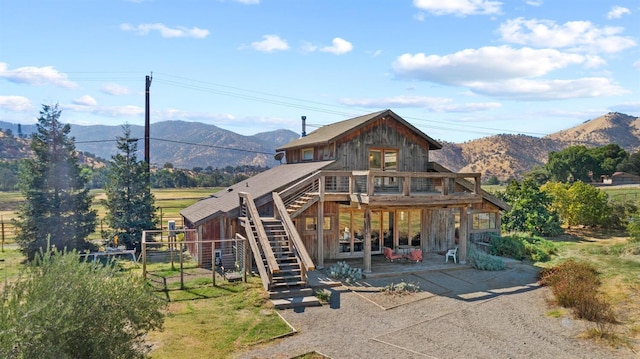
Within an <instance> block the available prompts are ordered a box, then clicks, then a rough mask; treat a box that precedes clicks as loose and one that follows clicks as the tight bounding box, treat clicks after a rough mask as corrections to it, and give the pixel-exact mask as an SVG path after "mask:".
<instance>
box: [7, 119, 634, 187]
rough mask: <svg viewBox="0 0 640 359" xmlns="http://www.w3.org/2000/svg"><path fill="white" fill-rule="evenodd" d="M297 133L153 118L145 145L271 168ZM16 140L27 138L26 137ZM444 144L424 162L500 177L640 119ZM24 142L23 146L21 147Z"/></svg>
mask: <svg viewBox="0 0 640 359" xmlns="http://www.w3.org/2000/svg"><path fill="white" fill-rule="evenodd" d="M0 128H1V129H9V130H11V132H12V133H13V134H14V136H15V135H17V134H18V133H19V132H18V125H17V124H12V123H8V122H2V121H0ZM20 130H21V132H22V133H23V134H29V133H31V132H33V131H35V125H23V126H21V128H20ZM122 134H123V132H122V127H121V126H103V125H100V126H80V125H72V126H71V135H72V136H74V137H75V139H76V148H77V149H78V150H79V151H82V152H89V153H93V154H95V155H97V156H99V157H102V158H103V159H107V160H108V159H110V158H111V156H112V155H114V154H116V153H117V149H116V143H115V139H116V138H117V137H118V136H122ZM131 134H132V137H134V138H139V139H140V141H139V142H138V150H139V154H138V156H139V158H140V159H143V158H144V140H143V138H144V127H142V126H134V125H131ZM298 137H299V135H298V134H297V133H295V132H293V131H289V130H276V131H270V132H263V133H258V134H255V135H253V136H243V135H239V134H237V133H235V132H231V131H228V130H224V129H221V128H219V127H217V126H214V125H208V124H203V123H199V122H185V121H164V122H157V123H153V124H151V129H150V138H151V141H150V143H151V145H150V146H151V147H150V150H149V153H150V157H151V163H152V164H156V165H158V166H163V165H164V164H165V163H167V162H168V163H171V164H173V165H174V167H176V168H186V169H192V168H194V167H202V168H206V167H208V166H211V167H212V168H223V167H226V166H237V165H258V166H269V167H273V166H276V165H278V164H279V162H278V161H276V160H275V159H274V158H273V155H274V154H275V152H274V149H275V148H277V147H279V146H281V145H283V144H286V143H288V142H290V141H292V140H294V139H296V138H298ZM16 140H21V141H23V142H24V143H27V142H26V141H25V140H22V139H16ZM17 143H18V142H16V141H14V140H11V139H9V138H7V137H0V159H15V158H20V156H26V155H28V150H20V149H19V145H18V144H17ZM441 143H442V149H441V150H437V151H431V153H430V157H431V158H430V160H431V161H435V162H438V163H440V164H441V165H443V166H445V167H447V168H449V169H450V170H452V171H455V172H479V173H482V177H483V179H485V180H486V179H487V178H489V177H491V176H496V177H497V178H498V179H499V180H501V181H505V180H507V179H509V178H511V177H515V178H521V177H522V175H523V174H524V173H526V172H528V171H530V170H532V169H533V168H534V167H535V166H539V165H543V164H544V163H546V161H547V157H548V155H549V152H551V151H560V150H562V149H564V148H566V147H568V146H572V145H586V146H588V147H595V146H603V145H607V144H610V143H616V144H618V145H620V147H622V148H624V149H625V150H626V151H628V152H630V153H633V152H637V151H639V150H640V118H638V117H633V116H629V115H625V114H622V113H617V112H611V113H608V114H606V115H603V116H600V117H598V118H595V119H591V120H588V121H585V122H584V123H582V124H580V125H578V126H574V127H571V128H569V129H565V130H562V131H559V132H556V133H553V134H550V135H547V136H545V137H542V138H540V137H533V136H526V135H509V134H500V135H495V136H488V137H483V138H480V139H477V140H473V141H468V142H465V143H451V142H445V141H441ZM27 146H28V145H27Z"/></svg>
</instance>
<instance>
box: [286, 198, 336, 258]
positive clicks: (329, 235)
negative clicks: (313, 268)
mask: <svg viewBox="0 0 640 359" xmlns="http://www.w3.org/2000/svg"><path fill="white" fill-rule="evenodd" d="M318 205H319V204H318V203H316V204H315V205H313V206H311V207H310V208H308V209H307V210H306V211H304V212H303V213H302V214H301V215H300V216H298V217H297V221H296V228H297V230H298V233H300V237H301V238H302V242H303V243H304V246H305V247H306V248H307V251H308V252H309V255H310V256H311V258H312V259H313V260H314V261H317V260H318V259H317V258H318V245H317V242H316V240H317V234H316V231H307V230H306V228H305V218H318ZM338 208H339V205H338V203H336V202H325V203H324V216H325V217H330V218H331V229H330V230H327V229H325V230H324V238H323V240H324V258H325V259H333V258H336V256H337V254H338V250H339V243H338V235H339V231H340V229H339V228H338ZM318 225H321V224H320V223H319V224H318Z"/></svg>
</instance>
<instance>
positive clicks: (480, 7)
mask: <svg viewBox="0 0 640 359" xmlns="http://www.w3.org/2000/svg"><path fill="white" fill-rule="evenodd" d="M501 5H502V3H501V2H499V1H489V0H446V1H443V0H413V6H415V7H417V8H418V9H420V10H424V11H427V12H430V13H432V14H434V15H456V16H467V15H490V14H500V13H501V9H500V6H501Z"/></svg>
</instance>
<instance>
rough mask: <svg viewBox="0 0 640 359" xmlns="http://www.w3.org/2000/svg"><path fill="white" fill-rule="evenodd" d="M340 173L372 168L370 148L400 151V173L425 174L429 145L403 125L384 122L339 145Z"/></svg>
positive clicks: (369, 126) (353, 134)
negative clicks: (370, 165) (370, 164)
mask: <svg viewBox="0 0 640 359" xmlns="http://www.w3.org/2000/svg"><path fill="white" fill-rule="evenodd" d="M336 147H337V148H336V153H337V156H336V164H335V165H334V166H333V168H334V169H339V170H367V169H369V149H395V150H397V151H398V171H408V172H423V171H426V170H427V163H428V162H429V144H428V143H427V142H426V141H425V140H424V139H423V138H421V137H418V136H416V134H415V133H413V132H412V131H410V130H409V129H408V128H406V127H405V126H403V125H401V124H400V123H398V122H396V121H394V120H390V119H386V118H383V119H380V120H378V121H375V122H373V123H370V124H369V125H367V126H365V127H363V128H361V129H359V130H357V131H354V132H352V133H350V134H349V135H347V136H344V137H343V138H341V139H340V140H339V141H338V142H337V143H336Z"/></svg>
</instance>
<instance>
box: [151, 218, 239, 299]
mask: <svg viewBox="0 0 640 359" xmlns="http://www.w3.org/2000/svg"><path fill="white" fill-rule="evenodd" d="M247 245H248V243H247V240H246V239H245V238H243V237H241V236H238V237H237V238H234V239H221V240H200V239H198V238H197V232H196V231H195V230H193V229H175V230H150V231H144V232H143V235H142V252H141V255H140V259H139V263H140V264H141V265H142V273H143V276H144V278H145V279H146V280H147V281H148V283H149V284H150V285H151V286H152V287H153V288H154V289H155V290H157V291H169V290H178V289H185V286H187V285H188V287H190V288H193V287H202V286H209V285H213V286H216V282H217V281H228V282H233V281H239V280H242V281H245V282H246V281H247V273H248V271H249V269H250V261H249V260H248V246H247Z"/></svg>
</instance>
